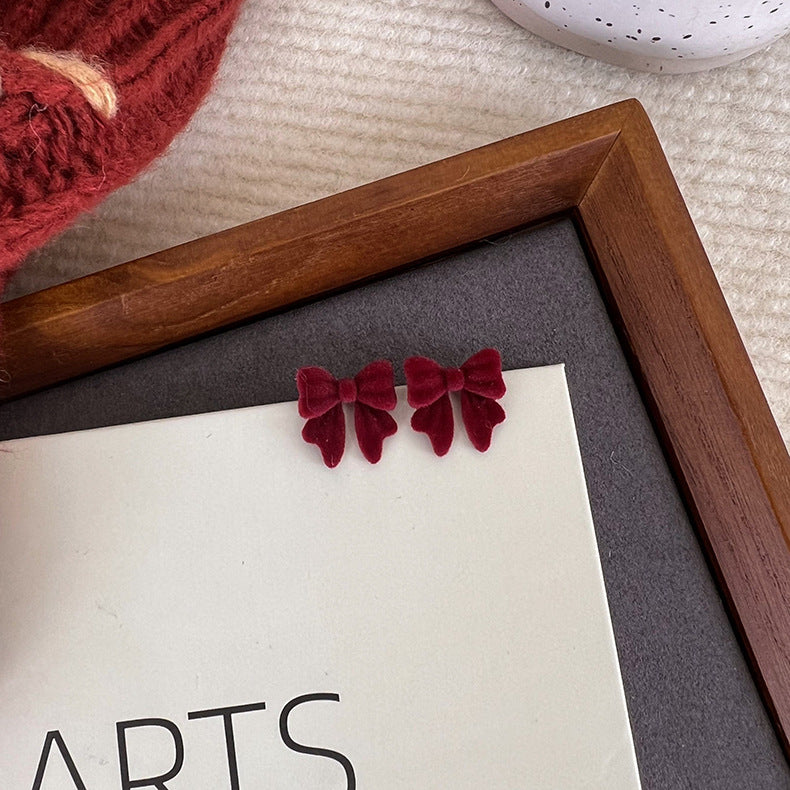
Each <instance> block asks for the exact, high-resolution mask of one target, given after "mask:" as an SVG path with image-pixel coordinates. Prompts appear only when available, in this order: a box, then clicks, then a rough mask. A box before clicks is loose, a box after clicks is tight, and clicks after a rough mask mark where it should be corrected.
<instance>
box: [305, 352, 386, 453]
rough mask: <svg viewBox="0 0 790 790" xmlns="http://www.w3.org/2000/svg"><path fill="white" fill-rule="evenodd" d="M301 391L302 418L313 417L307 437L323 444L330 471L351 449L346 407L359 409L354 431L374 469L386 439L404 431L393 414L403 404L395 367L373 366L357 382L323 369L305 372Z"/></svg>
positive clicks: (357, 377) (308, 422) (378, 364)
mask: <svg viewBox="0 0 790 790" xmlns="http://www.w3.org/2000/svg"><path fill="white" fill-rule="evenodd" d="M296 388H297V389H298V391H299V414H300V415H301V416H302V417H305V418H307V422H306V423H305V426H304V428H302V438H303V439H304V440H305V441H306V442H309V443H310V444H316V445H318V449H319V450H321V455H322V457H323V459H324V463H325V464H326V465H327V466H329V467H334V466H337V465H338V464H339V463H340V459H341V458H342V457H343V451H344V450H345V446H346V419H345V415H344V414H343V404H344V403H353V404H354V428H355V430H356V433H357V442H358V444H359V449H360V450H361V451H362V455H364V456H365V458H367V460H368V461H370V463H372V464H375V463H377V462H378V461H379V459H380V458H381V450H382V447H383V445H384V440H385V439H386V438H387V437H388V436H392V434H394V433H395V432H396V431H397V430H398V426H397V424H396V422H395V420H393V419H392V417H391V416H390V415H389V414H387V412H389V411H392V410H393V409H394V408H395V404H396V403H397V398H396V396H395V383H394V378H393V375H392V365H391V364H390V363H389V362H387V361H385V360H382V361H379V362H371V363H370V365H367V366H365V367H364V368H362V370H361V371H360V372H359V373H357V375H356V376H354V378H353V379H341V380H340V381H338V380H337V379H336V378H335V377H334V376H333V375H332V374H331V373H329V372H328V371H326V370H324V369H323V368H316V367H308V368H301V369H300V370H299V371H298V372H297V374H296Z"/></svg>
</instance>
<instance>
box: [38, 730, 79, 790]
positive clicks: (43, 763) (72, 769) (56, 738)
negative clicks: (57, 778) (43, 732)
mask: <svg viewBox="0 0 790 790" xmlns="http://www.w3.org/2000/svg"><path fill="white" fill-rule="evenodd" d="M53 743H54V744H55V745H56V746H57V747H58V751H59V752H60V756H61V758H62V759H63V763H64V764H65V766H66V769H67V770H68V772H69V776H70V777H71V781H72V782H74V787H75V788H76V789H77V790H87V788H86V787H85V782H83V781H82V777H81V776H80V775H79V772H78V771H77V766H76V765H74V760H72V759H71V755H70V754H69V750H68V748H67V747H66V742H65V741H64V740H63V736H62V735H61V734H60V732H59V731H58V730H52V731H51V732H48V733H47V737H46V738H45V739H44V748H43V749H42V750H41V759H40V760H39V761H38V770H36V778H35V779H34V780H33V790H41V783H42V782H43V781H44V771H46V770H47V763H48V762H49V754H50V752H51V751H52V744H53Z"/></svg>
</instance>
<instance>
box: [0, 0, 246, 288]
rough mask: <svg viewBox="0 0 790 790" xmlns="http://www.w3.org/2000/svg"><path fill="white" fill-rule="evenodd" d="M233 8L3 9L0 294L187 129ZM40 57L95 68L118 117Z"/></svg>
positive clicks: (8, 3)
mask: <svg viewBox="0 0 790 790" xmlns="http://www.w3.org/2000/svg"><path fill="white" fill-rule="evenodd" d="M240 3H241V0H0V290H2V287H3V285H4V284H5V282H6V280H7V278H8V275H9V274H10V273H11V272H12V271H13V270H14V269H15V268H16V267H17V266H18V265H19V263H20V262H21V260H22V259H23V257H24V256H25V255H26V254H27V253H28V252H30V251H31V250H33V249H34V248H36V247H38V246H39V245H41V244H42V243H43V242H45V241H46V240H47V239H48V238H49V237H51V236H53V235H54V234H56V233H58V232H59V231H61V230H63V229H64V228H65V227H66V226H67V225H68V224H69V223H70V222H71V221H72V220H74V218H75V217H76V216H77V215H78V214H79V213H80V212H82V211H84V210H85V209H88V208H91V207H92V206H94V205H95V204H96V203H98V202H99V201H100V200H101V199H102V198H103V197H105V196H106V195H107V194H108V193H109V192H111V191H112V190H113V189H115V188H116V187H118V186H120V185H121V184H124V183H126V182H128V181H129V180H131V179H132V178H133V177H134V176H135V175H136V174H137V173H138V172H139V171H140V170H141V169H142V168H144V167H145V166H146V165H148V164H149V163H150V162H151V160H152V159H153V158H154V157H155V156H156V155H157V154H158V153H160V152H161V151H162V150H163V149H164V148H165V147H166V146H167V145H168V144H169V143H170V141H171V140H172V139H173V136H174V135H175V134H176V132H178V131H179V130H180V129H181V128H182V127H183V126H184V125H185V124H186V122H187V121H188V120H189V118H190V116H191V115H192V113H193V112H194V110H195V109H196V108H197V105H198V104H199V102H200V100H201V99H202V98H203V96H204V94H205V93H206V91H207V89H208V87H209V85H210V82H211V79H212V77H213V75H214V72H215V70H216V68H217V65H218V62H219V59H220V56H221V54H222V51H223V49H224V45H225V40H226V37H227V35H228V32H229V31H230V28H231V25H232V23H233V21H234V18H235V15H236V12H237V10H238V7H239V5H240ZM31 49H33V50H35V52H33V54H32V55H31V53H30V50H31ZM37 53H44V55H42V58H46V56H47V54H48V53H70V54H67V55H66V57H74V58H76V59H78V60H79V61H82V62H84V63H86V64H88V65H89V66H94V67H96V68H97V69H98V70H99V72H97V73H101V74H103V75H104V77H105V78H106V82H107V83H108V84H109V86H111V95H113V96H114V98H115V99H117V110H115V109H113V112H111V113H108V112H104V113H103V112H102V111H101V109H99V110H97V109H96V107H95V106H93V105H92V104H91V102H90V101H89V100H88V98H86V94H85V91H84V90H82V89H81V87H80V86H79V85H78V84H76V83H75V82H74V81H73V80H72V79H70V78H69V77H68V76H64V75H63V74H62V73H60V72H59V71H58V70H56V69H53V68H50V67H48V66H47V65H44V64H43V63H42V62H40V59H36V55H37ZM108 263H109V262H108Z"/></svg>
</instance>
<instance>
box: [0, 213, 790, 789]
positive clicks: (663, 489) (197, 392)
mask: <svg viewBox="0 0 790 790" xmlns="http://www.w3.org/2000/svg"><path fill="white" fill-rule="evenodd" d="M484 346H495V347H497V348H499V349H500V350H501V351H502V355H503V359H504V363H505V367H506V368H522V367H529V366H533V365H545V364H552V363H557V362H565V363H566V366H567V376H568V381H569V385H570V391H571V399H572V401H573V407H574V413H575V417H576V422H577V428H578V433H579V441H580V444H581V451H582V456H583V459H584V466H585V472H586V476H587V483H588V486H589V491H590V499H591V502H592V510H593V516H594V520H595V526H596V532H597V536H598V545H599V548H600V553H601V561H602V563H603V569H604V575H605V577H606V586H607V591H608V595H609V603H610V607H611V612H612V620H613V623H614V631H615V636H616V639H617V647H618V652H619V656H620V662H621V666H622V674H623V680H624V683H625V691H626V697H627V700H628V708H629V712H630V716H631V722H632V726H633V731H634V739H635V743H636V749H637V757H638V760H639V766H640V772H641V775H642V780H643V784H644V787H645V788H647V789H651V788H667V790H670V789H671V790H676V789H678V788H694V790H703V789H705V788H711V790H728V789H729V788H732V790H761V789H762V788H790V770H788V765H787V763H786V762H785V759H784V757H783V755H782V753H781V751H780V748H779V745H778V741H777V739H776V736H775V734H774V732H773V730H772V728H771V725H770V723H769V720H768V717H767V715H766V712H765V710H764V708H763V705H762V703H761V701H760V699H759V697H758V694H757V690H756V688H755V685H754V682H753V680H752V678H751V676H750V673H749V670H748V667H747V665H746V662H745V660H744V657H743V655H742V653H741V650H740V648H739V646H738V644H737V642H736V639H735V637H734V635H733V631H732V628H731V625H730V622H729V620H728V618H727V614H726V612H725V610H724V608H723V605H722V601H721V599H720V597H719V594H718V592H717V590H716V587H715V585H714V582H713V580H712V578H711V574H710V572H709V569H708V567H707V565H706V562H705V559H704V557H703V555H702V552H701V550H700V547H699V544H698V542H697V539H696V537H695V535H694V531H693V529H692V527H691V525H690V523H689V519H688V516H687V514H686V511H685V509H684V506H683V504H682V502H681V500H680V497H679V495H678V492H677V489H676V487H675V484H674V481H673V478H672V476H671V474H670V472H669V470H668V468H667V465H666V462H665V460H664V457H663V454H662V451H661V448H660V446H659V444H658V441H657V439H656V436H655V433H654V431H653V428H652V426H651V423H650V420H649V418H648V416H647V414H646V412H645V408H644V406H643V403H642V401H641V398H640V395H639V392H638V391H637V389H636V386H635V384H634V381H633V379H632V377H631V373H630V371H629V369H628V366H627V364H626V362H625V359H624V357H623V354H622V350H621V347H620V345H619V343H618V340H617V337H616V335H615V333H614V330H613V328H612V325H611V323H610V321H609V318H608V316H607V312H606V308H605V306H604V304H603V302H602V300H601V298H600V295H599V293H598V290H597V287H596V284H595V281H594V279H593V277H592V274H591V272H590V269H589V266H588V263H587V260H586V258H585V254H584V251H583V249H582V247H581V245H580V243H579V239H578V237H577V235H576V232H575V230H574V228H573V225H572V224H571V223H570V221H568V220H563V221H560V222H557V223H555V224H553V225H550V226H546V227H543V228H540V229H536V230H532V231H529V232H524V233H520V234H517V235H515V236H513V237H510V238H509V239H505V240H498V241H496V242H495V243H485V244H481V245H479V246H478V247H475V248H474V249H471V250H469V251H467V252H463V253H459V254H457V255H454V256H452V257H451V258H449V259H445V260H442V261H439V262H437V263H433V264H431V265H429V266H426V267H423V268H420V269H417V270H414V271H411V272H409V273H406V274H401V275H397V276H395V277H393V278H391V279H388V280H384V281H381V282H377V283H374V284H371V285H366V286H364V287H361V288H357V289H355V290H353V291H349V292H348V293H344V294H340V295H338V296H333V297H331V298H328V299H325V300H322V301H320V302H316V303H315V304H311V305H308V306H306V307H301V308H299V309H296V310H292V311H290V312H287V313H283V314H280V315H277V316H274V317H270V318H267V319H264V320H261V321H258V322H256V323H252V324H249V325H247V326H244V327H241V328H236V329H233V330H230V331H227V332H224V333H221V334H217V335H215V336H212V337H209V338H206V339H203V340H200V341H197V342H194V343H191V344H188V345H185V346H182V347H180V348H176V349H172V350H169V351H166V352H162V353H159V354H157V355H155V356H152V357H149V358H147V359H144V360H141V361H138V362H134V363H130V364H127V365H123V366H120V367H117V368H115V369H112V370H108V371H105V372H102V373H98V374H95V375H92V376H89V377H86V378H84V379H81V380H77V381H73V382H70V383H67V384H64V385H62V386H59V387H56V388H53V389H50V390H48V391H45V392H42V393H39V394H37V395H34V396H30V397H28V398H25V399H22V400H19V401H16V402H14V403H11V404H6V405H5V406H2V407H0V438H11V437H17V436H25V435H34V434H42V433H51V432H58V431H65V430H76V429H79V428H87V427H93V426H99V425H109V424H114V423H122V422H134V421H138V420H148V419H153V418H158V417H168V416H172V415H177V414H189V413H194V412H202V411H213V410H217V409H229V408H234V407H239V406H249V405H253V404H258V403H269V402H275V401H280V400H290V399H294V398H295V397H296V391H295V386H294V375H295V372H296V369H297V368H299V367H300V366H302V365H322V366H324V367H326V368H329V369H330V370H331V371H333V372H334V373H335V375H338V376H340V375H342V376H347V375H353V374H354V373H356V372H357V371H358V370H359V368H361V367H362V366H363V365H365V364H366V363H367V362H370V361H372V360H373V359H376V358H380V357H385V358H389V359H391V360H392V362H393V364H394V365H395V367H396V371H397V370H398V368H399V366H400V365H401V363H402V361H403V359H404V358H406V357H407V356H410V355H412V354H415V353H420V354H426V355H428V356H432V357H434V358H436V359H437V360H438V361H440V362H442V363H444V364H448V365H449V364H452V365H457V364H460V363H461V362H463V361H464V360H465V359H466V357H467V356H469V355H470V354H471V353H473V352H474V351H476V350H478V349H480V348H482V347H484ZM396 377H397V378H398V383H403V376H402V372H401V373H400V374H399V375H398V374H397V373H396ZM503 430H506V427H505V428H503ZM526 786H527V785H525V787H526ZM591 786H593V785H591Z"/></svg>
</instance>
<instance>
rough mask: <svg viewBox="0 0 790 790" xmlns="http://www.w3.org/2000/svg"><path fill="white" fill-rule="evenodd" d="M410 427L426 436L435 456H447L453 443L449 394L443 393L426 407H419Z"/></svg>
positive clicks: (451, 409)
mask: <svg viewBox="0 0 790 790" xmlns="http://www.w3.org/2000/svg"><path fill="white" fill-rule="evenodd" d="M411 427H412V428H414V430H415V431H418V432H419V433H425V434H428V438H429V439H430V440H431V446H432V447H433V451H434V452H435V453H436V455H440V456H441V455H447V451H448V450H449V449H450V445H451V444H452V443H453V433H454V427H453V406H452V404H451V403H450V393H448V392H445V393H444V395H442V396H441V397H440V398H439V399H438V400H435V401H434V402H433V403H431V404H429V405H428V406H420V407H419V408H418V409H417V410H416V411H415V412H414V414H412V416H411Z"/></svg>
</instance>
